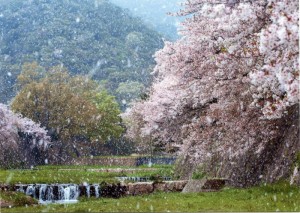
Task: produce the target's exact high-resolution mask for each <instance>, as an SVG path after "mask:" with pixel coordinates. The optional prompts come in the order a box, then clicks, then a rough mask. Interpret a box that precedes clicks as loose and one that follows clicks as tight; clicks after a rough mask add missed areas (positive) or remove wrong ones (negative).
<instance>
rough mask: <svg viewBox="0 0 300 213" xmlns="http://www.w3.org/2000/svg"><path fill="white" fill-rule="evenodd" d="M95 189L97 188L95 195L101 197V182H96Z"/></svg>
mask: <svg viewBox="0 0 300 213" xmlns="http://www.w3.org/2000/svg"><path fill="white" fill-rule="evenodd" d="M93 186H94V189H95V197H96V198H99V197H100V185H99V184H94V185H93Z"/></svg>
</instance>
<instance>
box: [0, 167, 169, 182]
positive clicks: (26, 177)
mask: <svg viewBox="0 0 300 213" xmlns="http://www.w3.org/2000/svg"><path fill="white" fill-rule="evenodd" d="M116 168H117V167H100V166H41V167H37V168H35V169H28V170H0V183H7V184H15V183H23V184H32V183H49V184H50V183H76V184H80V183H83V182H87V183H101V182H102V181H113V180H114V179H115V177H117V176H135V177H146V176H147V177H150V176H156V175H160V176H171V175H172V171H173V168H172V166H154V167H153V169H154V170H148V167H137V168H133V169H136V171H133V170H128V171H127V170H126V169H129V168H128V167H121V169H123V172H102V171H100V170H98V171H96V170H93V169H116ZM118 168H120V167H118Z"/></svg>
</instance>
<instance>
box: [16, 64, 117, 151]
mask: <svg viewBox="0 0 300 213" xmlns="http://www.w3.org/2000/svg"><path fill="white" fill-rule="evenodd" d="M23 68H24V71H23V72H22V73H21V75H20V76H19V78H18V85H20V87H21V88H20V92H19V93H18V95H17V96H16V97H15V98H14V100H13V102H12V109H13V110H14V111H16V112H19V113H21V114H22V115H24V116H26V117H29V118H31V119H33V120H34V121H36V122H40V123H41V124H42V125H43V126H45V127H46V128H47V129H48V130H49V131H50V132H51V134H52V138H54V137H55V136H56V137H57V139H58V140H60V141H62V142H63V143H65V144H62V146H61V147H60V151H61V152H62V151H63V149H65V148H66V147H68V146H70V147H71V148H72V149H74V151H75V152H76V154H77V155H79V151H78V149H77V148H76V145H75V144H74V140H75V139H76V137H81V138H82V137H83V138H85V139H86V140H90V141H100V142H104V141H106V140H107V139H108V138H109V137H119V136H120V134H121V133H122V130H123V129H122V128H121V127H120V118H119V116H118V115H119V114H120V111H119V108H118V104H117V103H116V101H115V99H114V98H113V97H112V96H110V95H108V94H107V92H105V91H104V90H100V91H99V89H98V86H97V83H96V82H94V81H92V80H90V79H88V78H87V77H84V76H75V77H72V76H70V75H69V73H68V72H67V70H66V69H65V68H63V67H60V66H56V67H53V68H51V69H50V70H48V71H47V72H43V74H42V73H41V72H40V69H36V68H40V67H39V66H38V65H37V64H36V63H33V64H26V65H24V66H23ZM28 68H32V69H28ZM41 75H42V77H41V78H36V76H41Z"/></svg>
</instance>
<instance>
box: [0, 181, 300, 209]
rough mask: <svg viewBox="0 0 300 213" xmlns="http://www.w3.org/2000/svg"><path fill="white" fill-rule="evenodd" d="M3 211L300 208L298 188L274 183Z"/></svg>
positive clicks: (93, 200) (103, 199)
mask: <svg viewBox="0 0 300 213" xmlns="http://www.w3.org/2000/svg"><path fill="white" fill-rule="evenodd" d="M2 211H3V212H89V211H90V212H152V211H153V212H199V211H214V212H216V211H226V212H227V211H230V212H232V211H238V212H244V211H248V212H251V211H260V212H264V211H268V212H274V211H294V212H299V211H300V188H299V187H291V186H289V184H288V183H278V184H273V185H266V186H260V187H253V188H249V189H229V188H227V189H223V190H222V191H220V192H205V193H191V194H182V193H154V194H150V195H145V196H135V197H133V196H132V197H123V198H120V199H108V198H100V199H95V198H91V199H81V200H80V202H79V203H77V204H68V205H58V204H51V205H47V206H43V205H35V206H28V207H15V208H11V209H9V208H6V209H2Z"/></svg>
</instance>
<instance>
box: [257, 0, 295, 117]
mask: <svg viewBox="0 0 300 213" xmlns="http://www.w3.org/2000/svg"><path fill="white" fill-rule="evenodd" d="M266 14H267V16H268V18H269V22H268V23H267V25H266V26H265V27H264V29H262V30H261V32H260V43H259V50H260V53H261V54H262V57H263V58H264V64H263V66H262V67H261V69H258V70H254V71H253V72H252V73H251V81H252V83H253V84H254V85H255V86H256V87H257V90H258V93H257V94H256V95H254V98H255V103H256V105H258V106H260V105H261V106H263V112H264V114H265V116H266V117H268V118H278V117H281V116H282V113H283V112H284V111H285V110H286V108H287V107H288V106H291V105H294V104H297V103H299V97H300V96H299V27H298V24H299V2H298V1H288V0H270V1H268V5H267V10H266Z"/></svg>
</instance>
